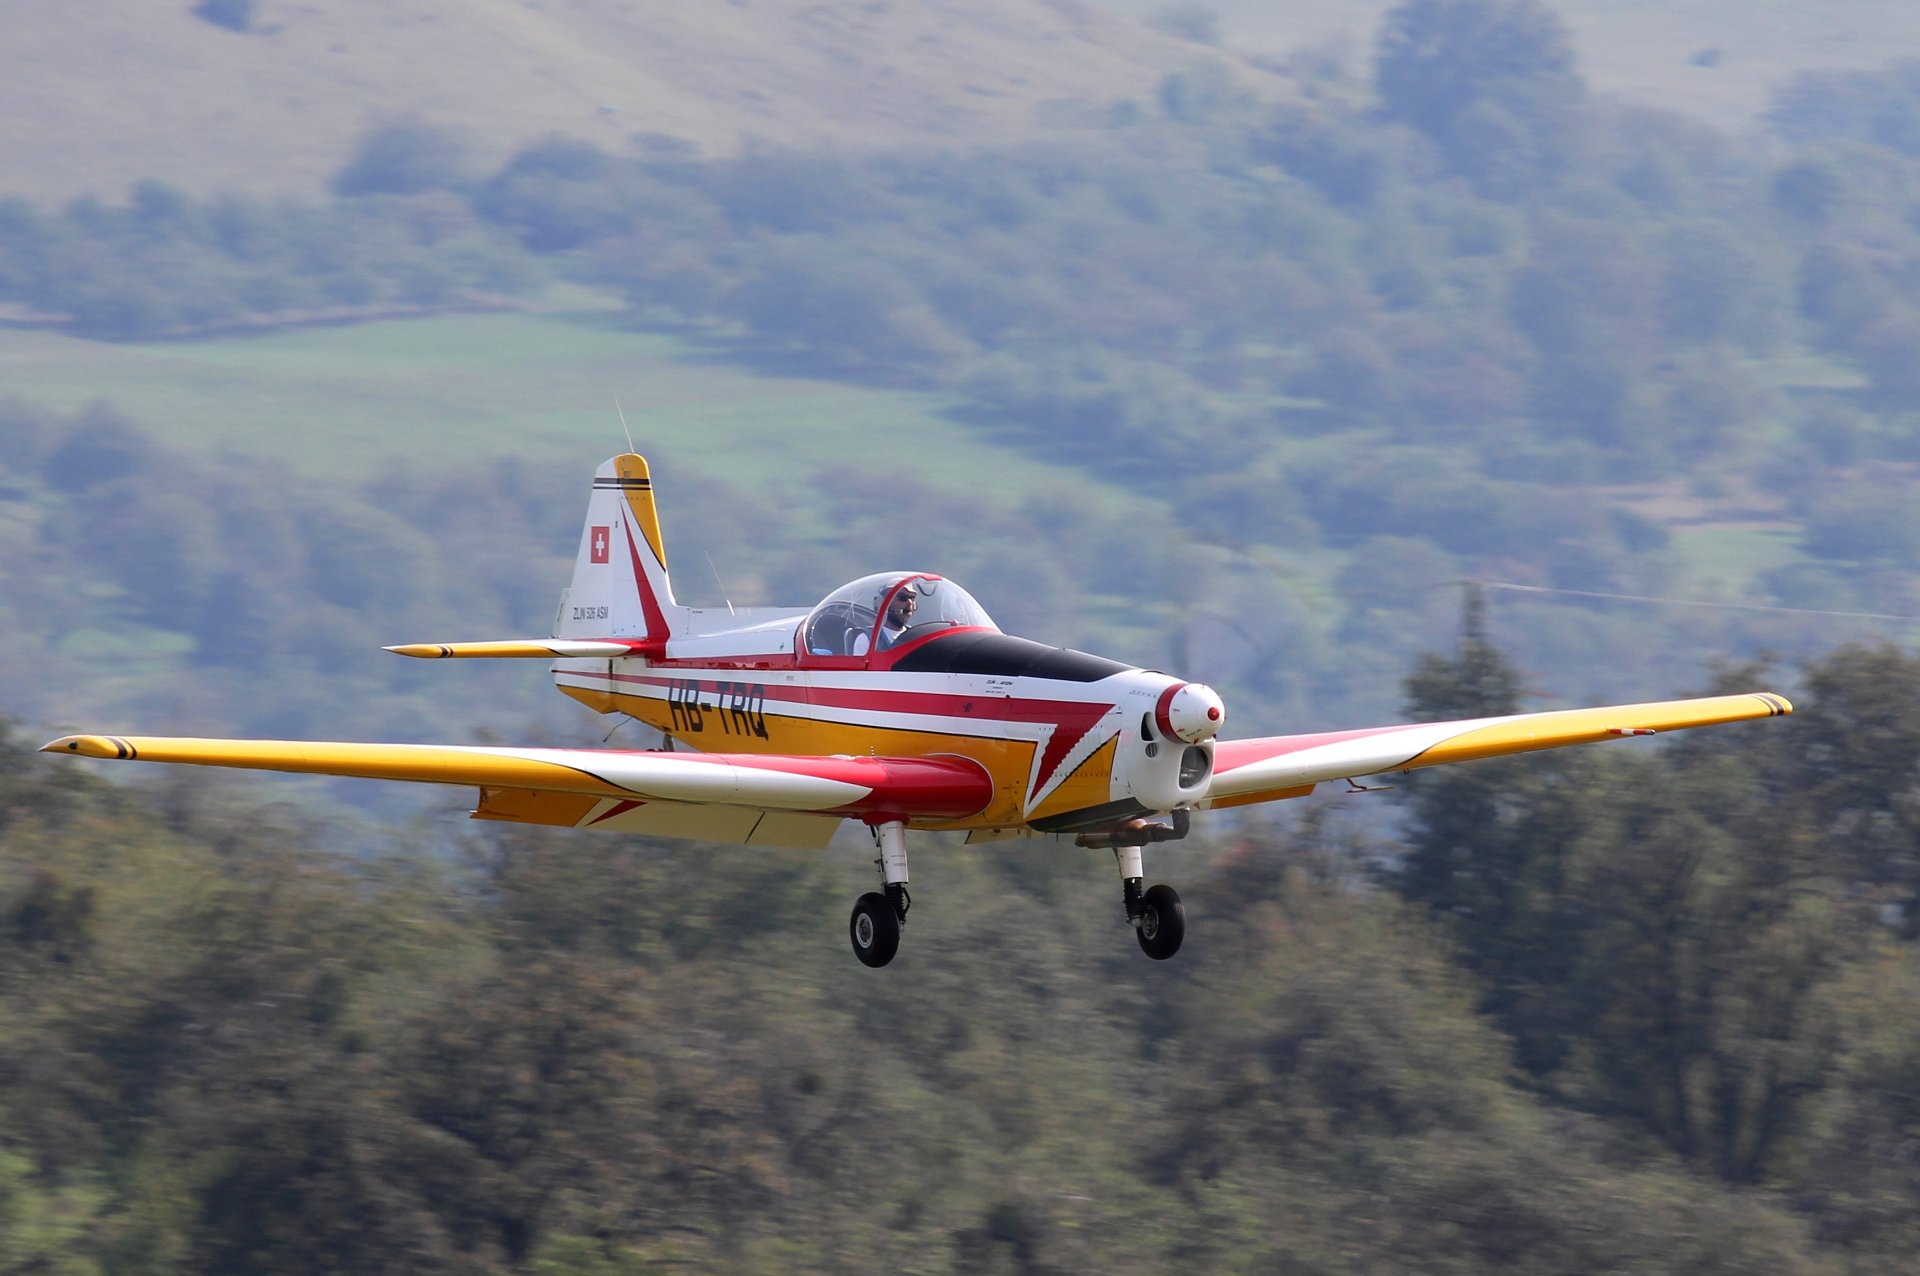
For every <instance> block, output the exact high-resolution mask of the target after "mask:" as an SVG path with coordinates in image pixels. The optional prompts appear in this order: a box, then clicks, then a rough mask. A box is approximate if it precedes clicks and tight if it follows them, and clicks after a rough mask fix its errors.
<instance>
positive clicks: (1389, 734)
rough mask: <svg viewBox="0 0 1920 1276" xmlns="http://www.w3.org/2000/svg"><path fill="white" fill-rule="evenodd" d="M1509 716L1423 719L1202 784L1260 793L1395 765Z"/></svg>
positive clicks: (1220, 794) (1225, 791) (1220, 791)
mask: <svg viewBox="0 0 1920 1276" xmlns="http://www.w3.org/2000/svg"><path fill="white" fill-rule="evenodd" d="M1518 716H1525V715H1518ZM1510 720H1511V719H1508V718H1476V719H1474V720H1472V721H1468V722H1444V723H1426V724H1423V725H1420V726H1410V727H1401V728H1398V729H1396V730H1390V731H1383V732H1381V733H1379V734H1378V735H1370V736H1362V737H1360V738H1359V739H1355V740H1340V741H1337V742H1335V743H1333V744H1321V745H1315V746H1314V747H1312V748H1307V749H1298V750H1295V751H1294V752H1292V753H1283V754H1281V755H1280V756H1279V757H1274V758H1262V759H1261V760H1259V761H1257V762H1249V763H1247V764H1245V765H1244V766H1238V767H1235V768H1233V769H1232V770H1231V771H1222V772H1220V773H1219V774H1217V775H1215V776H1214V777H1213V783H1212V784H1211V785H1209V786H1208V788H1207V797H1208V798H1209V799H1216V798H1227V797H1238V796H1239V795H1241V794H1243V793H1260V792H1264V791H1265V790H1267V789H1284V788H1292V787H1294V786H1296V785H1301V784H1319V783H1322V782H1324V781H1327V780H1344V779H1346V778H1348V777H1349V776H1356V775H1377V774H1379V773H1380V772H1382V771H1397V770H1399V769H1400V768H1401V767H1403V766H1405V765H1406V764H1407V763H1409V762H1411V761H1413V760H1414V759H1415V758H1417V757H1419V756H1420V755H1421V754H1422V753H1425V752H1426V751H1427V750H1428V749H1431V748H1433V747H1434V746H1435V745H1438V744H1444V743H1445V742H1447V741H1448V740H1451V739H1453V738H1454V737H1456V736H1461V735H1465V734H1466V733H1467V732H1469V731H1475V730H1478V729H1479V728H1481V727H1484V726H1489V725H1491V724H1493V723H1496V722H1506V721H1510Z"/></svg>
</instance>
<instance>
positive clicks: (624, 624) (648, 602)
mask: <svg viewBox="0 0 1920 1276" xmlns="http://www.w3.org/2000/svg"><path fill="white" fill-rule="evenodd" d="M682 610H683V609H682V608H681V607H680V605H679V604H678V603H676V602H674V599H673V585H672V583H671V581H670V580H669V579H668V577H667V550H666V545H665V543H664V542H663V541H662V540H661V538H660V516H659V514H658V512H657V511H656V510H655V508H654V503H653V478H652V476H651V475H650V474H649V473H648V472H647V462H646V460H645V458H643V457H640V456H636V455H634V454H633V453H631V452H628V453H625V454H623V455H621V456H616V457H614V458H613V459H612V460H610V461H607V462H606V463H605V464H603V465H602V466H601V467H600V468H599V469H598V470H596V471H595V472H594V476H593V495H592V496H591V497H590V498H589V499H588V501H587V522H586V526H585V528H584V529H583V530H582V531H581V533H580V553H579V556H578V557H577V558H575V559H574V563H573V584H572V585H571V586H569V587H568V589H567V592H566V593H564V594H562V595H561V596H560V611H559V614H558V615H556V616H555V617H554V622H553V636H554V637H556V638H638V639H641V640H644V641H646V642H649V643H659V644H662V645H664V644H665V643H666V641H667V639H668V638H669V637H671V636H672V634H673V631H674V628H675V624H674V622H675V621H676V620H677V619H678V618H679V617H680V614H681V612H682Z"/></svg>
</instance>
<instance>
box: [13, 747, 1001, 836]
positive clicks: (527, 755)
mask: <svg viewBox="0 0 1920 1276" xmlns="http://www.w3.org/2000/svg"><path fill="white" fill-rule="evenodd" d="M41 752H43V753H69V754H75V755H78V756H81V757H89V758H112V759H120V760H127V761H134V760H137V761H143V762H181V763H188V764H192V765H197V766H218V767H240V768H244V769H248V770H256V771H291V772H297V773H302V774H309V775H335V776H352V777H358V778H363V779H373V780H410V781H415V782H419V783H426V784H457V785H473V786H475V787H477V788H479V790H480V801H479V804H478V806H477V807H476V808H475V810H474V816H475V817H476V818H478V819H494V820H510V821H514V822H517V823H527V824H552V825H565V826H572V827H583V828H584V827H591V828H608V829H615V830H618V831H622V832H637V833H651V834H655V835H658V836H664V837H693V838H706V839H712V840H716V841H729V842H741V843H745V844H748V845H759V846H796V847H823V846H825V845H826V844H827V841H828V840H829V839H830V838H831V837H832V836H833V833H834V830H835V829H836V828H838V827H839V825H840V822H841V821H842V820H843V819H845V818H847V817H849V816H851V817H853V818H864V817H869V816H876V815H885V816H892V817H895V818H899V819H907V820H911V819H923V820H934V821H938V820H952V819H962V818H964V817H966V816H969V815H972V814H973V813H975V812H976V811H979V810H980V809H982V808H983V807H985V806H986V805H987V803H988V801H989V800H991V798H992V796H993V781H992V779H991V777H989V776H988V774H987V773H986V771H985V770H984V769H983V768H982V767H981V766H979V764H977V763H975V762H972V761H969V760H967V759H965V758H959V757H936V758H879V757H864V758H862V757H839V758H831V757H829V758H816V757H795V756H786V755H766V754H725V753H667V752H660V751H655V750H646V751H623V750H611V749H609V750H602V749H516V748H490V747H478V746H459V745H430V744H348V743H338V742H329V741H312V740H201V739H189V738H180V737H168V736H110V735H72V736H64V737H62V738H61V739H58V740H55V741H53V742H52V743H50V744H46V745H42V746H41Z"/></svg>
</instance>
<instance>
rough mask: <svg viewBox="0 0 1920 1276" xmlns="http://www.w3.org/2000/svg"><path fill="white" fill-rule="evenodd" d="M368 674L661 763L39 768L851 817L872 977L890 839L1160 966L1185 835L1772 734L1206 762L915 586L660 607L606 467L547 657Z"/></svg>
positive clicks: (596, 813)
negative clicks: (1250, 808) (529, 679)
mask: <svg viewBox="0 0 1920 1276" xmlns="http://www.w3.org/2000/svg"><path fill="white" fill-rule="evenodd" d="M388 650H391V651H395V652H398V653H399V654H401V655H404V656H418V657H424V658H429V659H430V658H435V657H452V658H463V657H525V658H529V659H536V660H546V661H549V662H551V670H550V671H551V673H552V674H553V678H554V681H555V682H556V683H558V685H559V688H560V690H561V691H563V692H565V693H566V694H567V695H569V696H572V697H573V698H574V699H576V700H578V701H580V702H581V703H583V704H585V705H587V706H588V707H590V708H592V709H594V710H596V711H598V712H600V713H603V714H624V715H627V716H628V717H631V718H636V719H638V720H640V721H641V722H644V723H646V724H647V725H648V726H651V727H654V728H656V729H658V730H659V731H660V732H661V733H662V734H663V736H664V740H663V743H664V744H665V745H666V747H665V748H662V749H647V750H620V749H518V748H492V747H485V748H482V747H474V746H461V745H445V746H441V745H418V744H343V743H324V742H309V741H292V740H203V739H181V738H167V737H156V736H110V735H74V736H66V737H64V738H62V739H59V740H55V741H53V742H52V743H51V744H48V745H45V746H44V749H45V751H47V752H51V753H70V754H77V755H80V756H83V757H91V758H122V759H139V760H141V761H147V762H184V763H194V764H199V765H203V766H222V767H246V768H254V769H261V770H269V771H296V772H309V773H315V774H320V775H338V776H360V777H368V778H373V779H386V780H413V781H419V782H425V783H432V784H455V785H470V786H473V787H475V788H477V789H478V790H479V797H478V801H477V803H476V805H475V808H474V811H473V815H474V816H475V817H476V818H478V819H484V820H511V821H516V822H519V823H526V824H548V825H561V826H567V827H573V828H594V829H611V830H614V831H616V832H623V833H644V834H648V835H650V836H656V837H682V838H701V839H705V840H708V841H717V842H736V843H743V844H746V845H750V846H780V847H800V848H820V847H824V846H826V845H827V843H828V841H829V839H831V838H832V837H833V835H834V833H835V831H836V830H838V829H839V828H840V827H841V825H842V824H843V823H844V822H845V821H847V820H857V821H859V822H860V823H862V824H864V825H866V827H867V829H868V830H869V831H870V833H871V835H872V837H873V840H874V842H875V844H876V846H877V847H878V850H879V858H878V860H877V861H876V862H877V864H878V865H879V869H880V877H881V886H882V889H881V890H879V891H872V892H868V893H866V894H863V895H862V896H860V898H859V900H858V902H857V903H855V905H854V908H853V916H852V918H851V920H850V923H849V931H850V935H851V938H852V942H853V951H854V954H855V955H856V956H857V957H858V958H859V959H860V960H861V961H862V962H864V963H866V964H867V965H869V966H884V965H886V964H887V962H888V961H890V960H892V958H893V955H894V952H895V950H896V949H897V947H898V945H899V942H900V931H901V927H902V925H903V924H904V923H905V922H906V919H907V910H908V908H909V907H910V905H911V900H910V899H909V897H908V893H907V880H908V879H907V830H909V829H916V830H920V829H924V830H958V831H964V832H965V833H966V834H967V838H966V840H967V842H968V843H974V842H985V841H992V840H995V839H998V838H1012V837H1032V836H1036V835H1048V834H1050V835H1059V836H1072V837H1073V839H1074V841H1075V842H1076V844H1078V845H1080V846H1094V847H1110V848H1112V850H1113V852H1114V855H1115V857H1116V859H1117V860H1118V862H1119V870H1120V882H1121V891H1122V896H1123V899H1124V902H1125V906H1126V916H1127V920H1128V921H1129V922H1130V923H1131V924H1132V927H1133V930H1134V934H1135V936H1136V937H1137V938H1138V940H1139V943H1140V947H1141V948H1142V949H1143V950H1145V952H1146V953H1147V955H1148V956H1149V957H1153V958H1167V957H1171V956H1172V955H1173V954H1174V953H1175V952H1176V951H1177V950H1178V949H1179V947H1180V943H1181V940H1182V938H1183V937H1184V935H1185V932H1186V916H1185V913H1184V911H1183V909H1182V907H1181V904H1180V897H1179V895H1178V894H1176V893H1175V892H1174V890H1173V889H1172V888H1171V887H1169V886H1164V885H1157V886H1152V887H1147V886H1145V885H1144V883H1145V874H1144V872H1143V869H1142V864H1141V859H1142V848H1143V847H1145V846H1147V845H1149V844H1152V843H1158V842H1165V841H1171V840H1175V839H1178V838H1181V837H1184V836H1185V835H1186V832H1187V828H1188V823H1189V818H1190V813H1191V812H1195V811H1206V810H1210V809H1215V808H1220V807H1233V806H1243V805H1246V804H1249V803H1254V802H1271V801H1275V800H1277V799H1282V798H1296V797H1304V796H1306V795H1307V794H1308V793H1310V792H1311V791H1312V790H1313V788H1314V786H1315V785H1317V784H1321V783H1324V782H1327V781H1332V780H1344V781H1347V782H1348V783H1349V784H1351V783H1352V782H1353V781H1354V780H1356V779H1358V778H1361V777H1365V776H1372V775H1381V774H1385V773H1390V772H1400V771H1408V770H1412V769H1413V768H1416V767H1429V766H1437V765H1440V764H1442V763H1448V762H1466V761H1471V760H1473V759H1476V758H1488V757H1496V756H1499V755H1502V754H1509V753H1523V752H1527V751H1530V750H1535V749H1550V748H1556V747H1558V746H1560V745H1568V744H1585V743H1589V742H1593V741H1600V740H1608V739H1612V738H1614V737H1617V736H1640V735H1652V734H1654V733H1655V732H1658V731H1671V730H1676V729H1679V728H1684V727H1701V726H1709V725H1712V724H1714V723H1720V722H1737V721H1740V720H1743V719H1747V718H1770V717H1777V716H1779V715H1782V714H1787V713H1791V712H1792V711H1793V709H1792V706H1791V705H1789V704H1788V703H1787V702H1786V700H1784V699H1782V698H1781V697H1779V696H1776V695H1772V694H1769V693H1766V692H1756V693H1753V694H1749V695H1731V696H1713V697H1708V698H1704V699H1693V700H1672V701H1666V702H1663V703H1657V704H1635V705H1615V706H1609V707H1606V708H1599V709H1566V710H1556V711H1552V712H1546V713H1523V714H1515V715H1511V716H1506V717H1497V718H1480V719H1474V720H1469V721H1460V722H1430V723H1421V724H1417V725H1409V726H1389V727H1375V728H1370V729H1365V730H1358V731H1333V732H1324V733H1319V734H1312V735H1284V736H1265V737H1261V738H1258V739H1250V740H1223V739H1220V738H1219V736H1220V731H1221V728H1222V727H1224V726H1225V725H1226V718H1227V710H1226V706H1225V705H1224V704H1223V703H1222V702H1221V699H1220V697H1219V695H1218V694H1216V693H1215V692H1214V691H1213V689H1212V688H1210V687H1206V686H1203V685H1201V684H1200V683H1197V682H1187V681H1184V680H1182V679H1180V678H1177V677H1174V676H1172V675H1169V674H1164V673H1159V672H1156V671H1154V670H1150V669H1138V668H1135V667H1133V666H1131V665H1127V664H1122V663H1120V662H1119V661H1115V660H1106V659H1102V658H1101V657H1099V656H1091V655H1087V654H1085V653H1084V652H1079V651H1070V650H1066V649H1063V648H1059V647H1050V646H1047V645H1045V644H1044V643H1039V642H1033V641H1031V640H1029V639H1026V638H1016V637H1014V636H1013V635H1011V634H1005V633H1002V632H1001V631H1000V630H999V628H998V627H997V626H996V625H995V624H994V623H993V621H992V619H991V618H989V617H988V615H987V613H986V611H985V610H984V609H982V608H981V606H980V604H979V603H977V602H975V601H974V599H973V598H972V596H971V595H969V594H968V593H967V592H966V591H965V590H963V589H961V588H960V587H959V586H958V585H956V584H954V583H953V582H952V581H950V580H946V579H944V578H942V577H940V576H936V575H933V574H931V573H927V572H913V571H892V572H882V573H879V574H877V575H873V576H866V577H862V578H861V579H859V580H856V581H854V582H852V583H851V584H848V585H845V586H842V587H841V588H839V589H836V590H834V591H833V592H832V593H831V594H829V595H827V597H826V598H825V599H823V600H822V601H821V602H819V603H818V604H817V605H815V606H813V607H803V608H791V609H768V608H755V609H749V610H739V611H736V610H734V609H733V608H731V607H729V608H728V609H726V610H724V611H721V610H712V609H703V608H697V607H683V606H681V605H680V604H679V603H677V602H675V601H674V596H673V588H672V585H671V584H670V582H669V580H668V577H667V554H666V549H665V546H664V544H663V542H662V540H661V536H660V521H659V517H658V515H657V513H656V510H655V503H654V491H653V483H652V480H651V478H650V477H649V475H648V470H647V463H646V461H645V460H643V459H642V458H640V457H639V456H635V455H633V454H631V453H629V454H626V455H622V456H616V457H614V458H613V459H612V460H610V461H608V462H607V463H606V464H604V465H602V466H601V467H600V469H599V471H598V472H597V473H596V474H595V475H594V479H593V492H592V495H591V497H590V498H589V501H588V505H587V519H586V527H585V529H584V531H583V532H582V534H581V537H580V549H579V554H578V557H577V558H576V559H575V563H574V572H573V583H572V585H571V587H570V588H569V589H567V591H566V592H565V593H563V594H562V595H561V596H560V608H559V612H558V613H557V615H556V617H555V619H554V626H553V636H552V637H551V638H539V639H525V640H512V641H496V642H453V643H423V644H417V645H411V646H400V647H392V648H389V649H388Z"/></svg>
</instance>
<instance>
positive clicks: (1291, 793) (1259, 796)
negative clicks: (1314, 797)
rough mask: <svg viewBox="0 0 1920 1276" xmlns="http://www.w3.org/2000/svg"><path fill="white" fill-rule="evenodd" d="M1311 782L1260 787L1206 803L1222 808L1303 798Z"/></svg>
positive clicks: (1213, 807)
mask: <svg viewBox="0 0 1920 1276" xmlns="http://www.w3.org/2000/svg"><path fill="white" fill-rule="evenodd" d="M1313 787H1314V786H1313V785H1311V784H1296V785H1294V786H1293V787H1291V788H1286V789H1262V790H1261V791H1260V792H1258V793H1236V794H1235V795H1234V796H1232V797H1224V798H1216V799H1214V800H1212V801H1210V802H1208V803H1207V808H1208V809H1209V810H1215V811H1217V810H1224V809H1225V808H1227V807H1229V806H1252V805H1253V804H1254V803H1255V802H1279V801H1282V800H1284V799H1286V798H1303V797H1306V796H1307V795H1308V794H1310V793H1312V792H1313Z"/></svg>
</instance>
